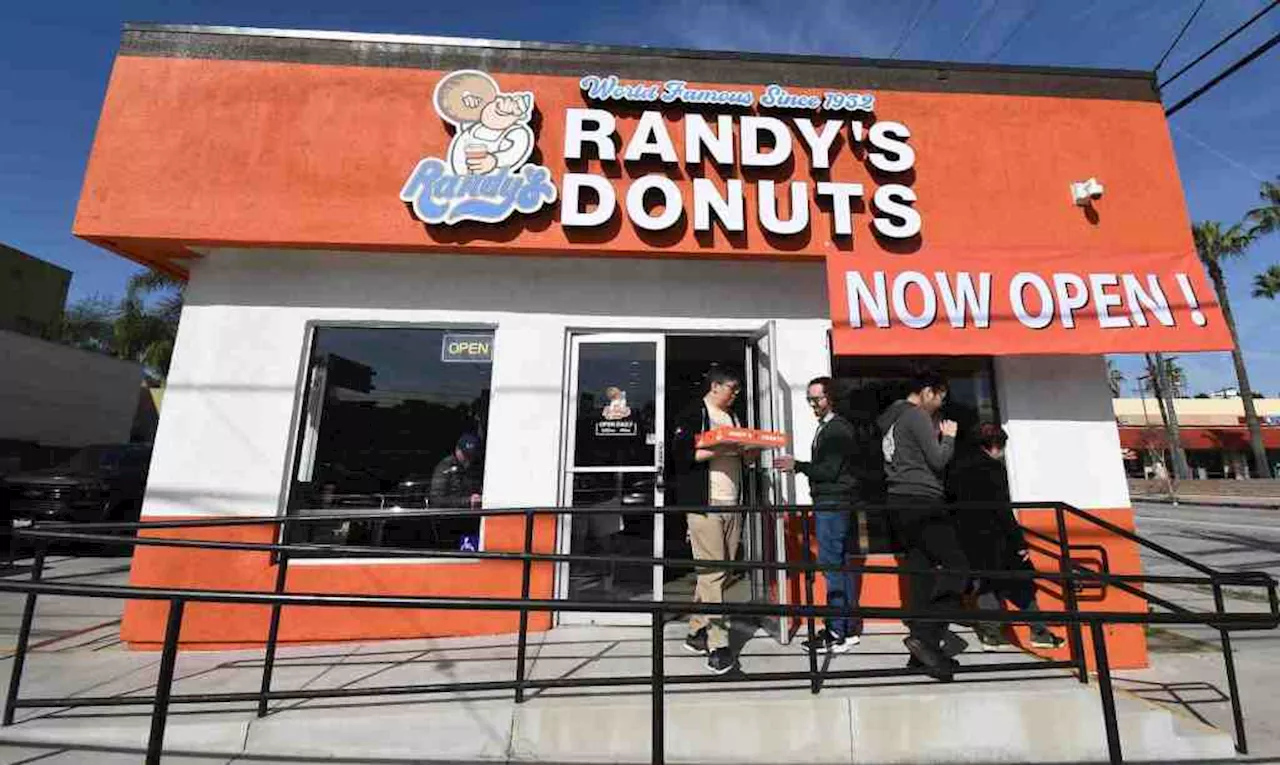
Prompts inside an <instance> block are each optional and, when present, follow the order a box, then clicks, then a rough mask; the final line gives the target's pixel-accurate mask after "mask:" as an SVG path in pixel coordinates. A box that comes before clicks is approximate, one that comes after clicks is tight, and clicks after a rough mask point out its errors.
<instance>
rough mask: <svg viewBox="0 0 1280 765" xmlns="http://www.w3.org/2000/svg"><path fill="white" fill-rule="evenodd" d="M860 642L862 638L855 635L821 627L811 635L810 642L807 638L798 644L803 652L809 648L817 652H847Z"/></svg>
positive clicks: (806, 651)
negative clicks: (840, 633) (847, 634)
mask: <svg viewBox="0 0 1280 765" xmlns="http://www.w3.org/2000/svg"><path fill="white" fill-rule="evenodd" d="M861 642H862V638H860V637H858V636H857V635H849V636H847V637H846V636H844V635H837V634H835V633H834V632H831V631H830V630H827V629H825V628H824V629H821V630H819V631H818V633H817V634H816V635H814V636H813V641H812V643H811V642H810V641H808V640H806V641H804V642H803V643H801V644H800V647H801V648H802V649H804V652H805V653H808V652H809V650H810V648H812V649H814V650H816V651H817V652H818V653H848V652H849V651H850V650H851V649H852V648H853V647H854V646H856V645H858V644H859V643H861Z"/></svg>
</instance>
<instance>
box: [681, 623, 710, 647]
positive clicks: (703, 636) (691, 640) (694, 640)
mask: <svg viewBox="0 0 1280 765" xmlns="http://www.w3.org/2000/svg"><path fill="white" fill-rule="evenodd" d="M684 650H686V651H689V652H690V653H706V652H707V628H706V627H703V628H702V629H700V630H698V631H697V632H690V633H689V634H688V635H687V636H685V639H684Z"/></svg>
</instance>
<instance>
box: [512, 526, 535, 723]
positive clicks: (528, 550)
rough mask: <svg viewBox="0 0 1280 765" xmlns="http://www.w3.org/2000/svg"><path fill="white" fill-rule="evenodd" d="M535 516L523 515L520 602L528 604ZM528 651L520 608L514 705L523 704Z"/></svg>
mask: <svg viewBox="0 0 1280 765" xmlns="http://www.w3.org/2000/svg"><path fill="white" fill-rule="evenodd" d="M535 517H536V516H535V515H534V512H533V510H528V511H527V512H525V515H524V560H523V561H521V563H520V568H521V570H520V600H521V602H522V603H528V602H529V586H530V580H531V579H532V577H533V560H532V559H531V558H530V557H529V556H531V555H532V554H533V521H534V518H535ZM528 649H529V609H528V608H527V607H524V606H522V607H521V608H520V633H519V636H518V637H517V638H516V703H517V704H523V703H524V673H525V666H524V664H525V655H526V654H527V652H528Z"/></svg>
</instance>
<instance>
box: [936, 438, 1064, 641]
mask: <svg viewBox="0 0 1280 765" xmlns="http://www.w3.org/2000/svg"><path fill="white" fill-rule="evenodd" d="M974 440H975V443H976V447H977V448H975V449H973V450H972V451H970V452H969V453H967V454H965V455H964V456H963V457H961V458H959V459H957V460H956V462H955V464H954V465H953V466H952V469H951V473H950V476H949V480H948V482H947V483H948V490H949V494H950V496H951V499H952V500H953V501H954V502H957V503H972V504H975V505H988V506H989V509H987V508H974V509H969V510H962V511H960V512H959V513H958V514H957V516H956V525H957V528H958V530H959V532H960V543H961V545H962V546H963V547H964V552H965V557H966V558H967V559H968V560H969V565H970V566H971V567H972V568H973V569H974V570H976V571H1024V572H1025V571H1035V566H1034V565H1032V563H1031V555H1030V552H1029V550H1028V546H1027V540H1026V537H1025V536H1024V535H1023V533H1022V526H1020V525H1019V524H1018V520H1017V518H1016V517H1014V514H1013V509H1012V508H1011V507H1009V474H1008V472H1007V471H1006V469H1005V464H1004V454H1005V449H1006V447H1007V445H1008V443H1009V434H1008V433H1006V432H1005V430H1004V428H1002V427H1000V426H999V425H995V424H990V423H988V424H985V425H982V426H980V427H979V428H978V429H977V433H976V438H975V439H974ZM972 591H973V592H974V593H975V594H976V595H977V605H978V608H980V609H982V610H984V611H998V610H1000V608H1001V601H1008V602H1009V603H1012V604H1013V605H1015V606H1017V607H1018V610H1020V611H1024V612H1027V613H1034V612H1036V611H1038V610H1039V606H1038V605H1037V604H1036V587H1035V582H1034V580H1032V579H1030V578H1026V577H1009V578H999V577H995V578H991V577H986V578H980V579H978V580H977V581H976V584H975V585H974V586H973V588H972ZM974 632H975V633H977V636H978V640H979V641H981V643H982V647H983V650H998V649H999V648H1001V647H1003V646H1005V645H1008V641H1006V640H1005V637H1004V630H1003V629H1002V628H1001V625H999V624H994V623H990V622H980V623H978V624H977V625H975V626H974ZM1064 644H1065V641H1064V640H1063V639H1062V638H1060V637H1058V636H1057V635H1055V634H1053V632H1052V631H1051V630H1050V629H1049V628H1048V627H1047V626H1046V625H1044V624H1038V623H1037V624H1032V625H1031V645H1032V646H1034V647H1036V648H1046V649H1056V648H1061V647H1062V646H1063V645H1064Z"/></svg>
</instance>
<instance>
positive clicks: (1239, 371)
mask: <svg viewBox="0 0 1280 765" xmlns="http://www.w3.org/2000/svg"><path fill="white" fill-rule="evenodd" d="M1191 235H1192V237H1193V238H1194V239H1195V243H1196V252H1197V253H1198V254H1199V255H1200V262H1201V263H1203V264H1204V267H1205V270H1206V271H1208V273H1209V279H1210V280H1211V281H1212V282H1213V291H1214V292H1215V293H1217V296H1218V305H1219V306H1220V307H1221V308H1222V318H1223V319H1224V320H1226V322H1227V330H1228V331H1229V332H1230V333H1231V360H1232V361H1233V362H1234V363H1235V366H1236V379H1237V380H1238V381H1239V388H1240V400H1241V402H1242V403H1243V404H1244V419H1245V423H1246V424H1247V425H1248V426H1249V442H1250V446H1251V447H1252V450H1253V463H1254V470H1255V471H1257V476H1258V477H1259V478H1270V477H1271V466H1270V465H1269V464H1268V463H1267V450H1266V447H1265V446H1263V443H1262V426H1261V425H1260V424H1259V422H1258V410H1257V407H1255V406H1254V404H1253V388H1252V387H1251V386H1250V385H1249V372H1248V370H1246V369H1245V366H1244V353H1243V352H1241V350H1240V335H1239V333H1238V332H1237V331H1236V320H1235V317H1234V316H1233V315H1232V313H1231V301H1230V299H1229V298H1228V297H1227V279H1226V276H1225V275H1224V274H1223V273H1222V262H1223V261H1224V260H1228V259H1230V258H1237V257H1240V256H1241V255H1243V254H1244V252H1245V250H1247V249H1248V248H1249V245H1250V244H1252V243H1253V234H1252V232H1251V231H1246V230H1245V228H1244V226H1242V225H1241V224H1239V223H1237V224H1235V225H1233V226H1230V227H1228V228H1223V226H1222V224H1221V223H1219V222H1217V221H1202V222H1200V223H1196V224H1195V225H1193V226H1192V227H1191Z"/></svg>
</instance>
